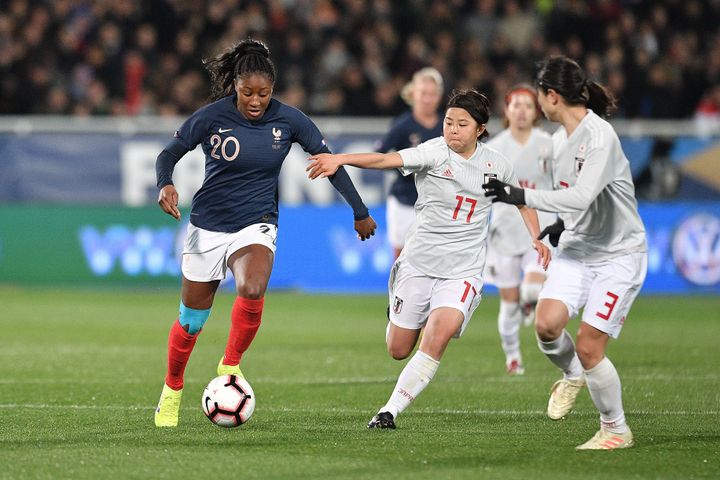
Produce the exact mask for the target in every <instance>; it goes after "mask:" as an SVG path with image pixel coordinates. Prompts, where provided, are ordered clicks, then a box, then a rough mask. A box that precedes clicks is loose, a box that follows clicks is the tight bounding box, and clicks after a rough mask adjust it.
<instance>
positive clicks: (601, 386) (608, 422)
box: [585, 357, 628, 433]
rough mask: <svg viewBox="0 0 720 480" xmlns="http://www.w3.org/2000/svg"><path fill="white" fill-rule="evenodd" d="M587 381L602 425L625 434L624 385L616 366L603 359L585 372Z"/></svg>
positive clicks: (611, 430) (626, 427)
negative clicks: (621, 382)
mask: <svg viewBox="0 0 720 480" xmlns="http://www.w3.org/2000/svg"><path fill="white" fill-rule="evenodd" d="M585 381H586V382H587V387H588V391H589V392H590V397H591V398H592V401H593V403H594V404H595V406H596V407H597V409H598V410H599V411H600V424H601V425H602V427H603V428H604V429H605V430H608V431H610V432H612V433H625V432H627V431H628V426H627V424H626V423H625V411H624V410H623V405H622V385H621V384H620V376H618V373H617V370H616V369H615V365H613V363H612V362H611V361H610V359H609V358H607V357H605V358H603V359H602V360H601V361H600V363H598V364H597V365H595V366H594V367H593V368H591V369H590V370H585Z"/></svg>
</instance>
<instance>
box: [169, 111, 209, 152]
mask: <svg viewBox="0 0 720 480" xmlns="http://www.w3.org/2000/svg"><path fill="white" fill-rule="evenodd" d="M205 111H206V109H205V108H201V109H200V110H198V111H196V112H195V113H193V114H192V115H190V117H189V118H188V119H187V120H185V122H184V123H183V124H182V125H181V126H180V128H179V129H178V131H177V132H175V138H176V139H177V140H178V142H180V143H181V144H182V145H183V146H184V147H185V148H187V149H188V151H189V150H194V149H195V147H196V146H197V145H198V144H199V143H200V142H202V141H203V139H204V138H205V136H206V135H207V131H208V127H207V115H206V114H205Z"/></svg>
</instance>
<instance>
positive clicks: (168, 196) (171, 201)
mask: <svg viewBox="0 0 720 480" xmlns="http://www.w3.org/2000/svg"><path fill="white" fill-rule="evenodd" d="M158 205H160V208H162V211H163V212H165V213H167V214H168V215H172V216H173V217H175V220H180V210H178V193H177V190H175V185H165V186H164V187H163V188H161V189H160V195H158Z"/></svg>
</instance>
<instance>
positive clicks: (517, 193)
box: [482, 178, 525, 205]
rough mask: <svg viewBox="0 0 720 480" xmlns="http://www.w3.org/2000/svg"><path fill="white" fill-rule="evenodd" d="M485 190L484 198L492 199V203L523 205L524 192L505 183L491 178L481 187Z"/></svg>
mask: <svg viewBox="0 0 720 480" xmlns="http://www.w3.org/2000/svg"><path fill="white" fill-rule="evenodd" d="M482 188H484V189H485V196H486V197H492V203H495V202H503V203H509V204H511V205H525V190H524V189H522V188H518V187H513V186H512V185H509V184H507V183H505V182H501V181H500V180H498V179H496V178H493V179H492V180H490V181H489V182H488V183H485V184H483V185H482Z"/></svg>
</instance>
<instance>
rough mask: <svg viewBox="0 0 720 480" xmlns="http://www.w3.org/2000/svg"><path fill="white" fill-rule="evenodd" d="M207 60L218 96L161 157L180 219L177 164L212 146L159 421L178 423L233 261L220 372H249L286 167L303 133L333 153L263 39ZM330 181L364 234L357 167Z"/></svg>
mask: <svg viewBox="0 0 720 480" xmlns="http://www.w3.org/2000/svg"><path fill="white" fill-rule="evenodd" d="M206 68H207V69H208V71H209V73H210V78H211V80H212V94H211V99H212V100H214V101H213V102H212V103H210V104H209V105H206V106H204V107H202V108H200V109H199V110H198V111H196V112H195V113H193V114H192V115H191V116H190V118H188V119H187V120H186V121H185V123H183V125H182V126H181V127H180V129H179V130H178V131H177V132H175V138H174V139H173V140H172V141H171V142H170V143H169V144H168V145H167V147H165V149H164V150H163V151H162V152H161V153H160V155H159V156H158V159H157V164H156V169H157V184H158V188H160V195H159V199H158V203H159V205H160V208H162V210H163V211H164V212H166V213H168V214H170V215H172V216H173V217H175V218H176V219H179V218H180V211H179V210H178V207H177V205H178V193H177V191H176V190H175V187H174V186H173V183H172V173H173V169H174V166H175V164H176V163H177V162H178V160H180V158H182V156H183V155H185V154H186V153H187V152H188V151H190V150H192V149H194V148H195V147H196V146H197V145H198V144H201V145H202V149H203V151H204V152H205V179H204V181H203V184H202V186H201V187H200V190H198V192H197V193H196V194H195V196H194V197H193V202H192V210H191V213H190V224H189V225H188V231H187V238H186V240H185V247H184V249H183V256H182V274H183V278H182V299H181V302H180V312H179V315H178V319H177V321H175V322H174V323H173V326H172V328H171V330H170V337H169V340H168V369H167V375H166V377H165V385H164V387H163V391H162V394H161V396H160V402H159V404H158V408H157V410H156V412H155V425H157V426H159V427H174V426H177V423H178V414H179V409H180V400H181V397H182V388H183V373H184V371H185V366H186V365H187V362H188V359H189V357H190V353H191V352H192V349H193V347H194V345H195V342H196V341H197V337H198V334H199V333H200V331H201V329H202V327H203V324H204V323H205V321H206V320H207V318H208V316H209V315H210V308H211V307H212V303H213V299H214V297H215V292H216V290H217V288H218V285H219V284H220V280H222V279H223V278H225V274H226V272H227V269H228V268H229V269H230V270H231V271H232V273H233V276H234V277H235V288H236V291H237V298H236V299H235V303H234V305H233V308H232V314H231V326H230V334H229V337H228V341H227V346H226V349H225V355H224V356H223V357H222V358H221V359H220V363H219V365H218V369H217V372H218V375H224V374H234V375H239V376H242V373H241V371H240V366H239V364H240V358H241V357H242V354H243V353H244V352H245V351H246V350H247V348H248V347H249V346H250V343H251V342H252V340H253V338H254V337H255V334H256V333H257V330H258V328H259V327H260V319H261V316H262V310H263V302H264V296H265V290H266V288H267V285H268V280H269V278H270V272H271V270H272V265H273V260H274V256H275V239H276V235H277V225H278V175H279V173H280V167H281V166H282V163H283V161H284V160H285V157H286V156H287V154H288V152H289V151H290V147H291V145H292V143H293V142H297V143H299V144H300V145H301V146H302V147H303V149H304V150H305V151H307V152H308V153H311V154H318V153H329V150H328V148H327V146H326V145H325V141H324V140H323V137H322V135H321V134H320V131H319V130H318V128H317V127H316V126H315V124H314V123H313V122H312V121H311V120H310V119H309V118H308V117H306V116H305V115H304V114H303V113H302V112H300V111H299V110H297V109H295V108H292V107H290V106H288V105H285V104H283V103H281V102H279V101H277V100H275V99H273V98H272V93H273V85H274V83H275V67H274V65H273V63H272V61H271V60H270V52H269V50H268V49H267V47H266V46H265V45H264V44H263V43H261V42H258V41H256V40H252V39H246V40H243V41H241V42H239V43H238V44H237V45H235V46H234V47H232V48H230V49H229V50H227V51H226V52H224V53H222V54H220V55H219V56H217V57H215V58H213V59H211V60H209V61H207V62H206ZM330 181H331V182H332V184H333V186H334V187H335V188H336V189H337V190H338V192H339V193H340V194H341V195H342V196H343V197H344V198H345V200H346V201H347V202H348V203H349V204H350V205H351V206H352V208H353V213H354V217H355V230H356V231H357V234H358V236H359V238H360V239H361V240H365V239H367V238H369V237H370V236H371V235H373V234H374V232H375V221H374V220H373V219H372V217H370V215H369V214H368V209H367V207H366V206H365V205H364V204H363V202H362V200H361V198H360V196H359V195H358V193H357V191H356V190H355V187H354V186H353V184H352V182H351V181H350V177H349V176H348V174H347V172H345V171H338V172H337V173H336V174H335V175H334V176H333V177H331V178H330Z"/></svg>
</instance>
